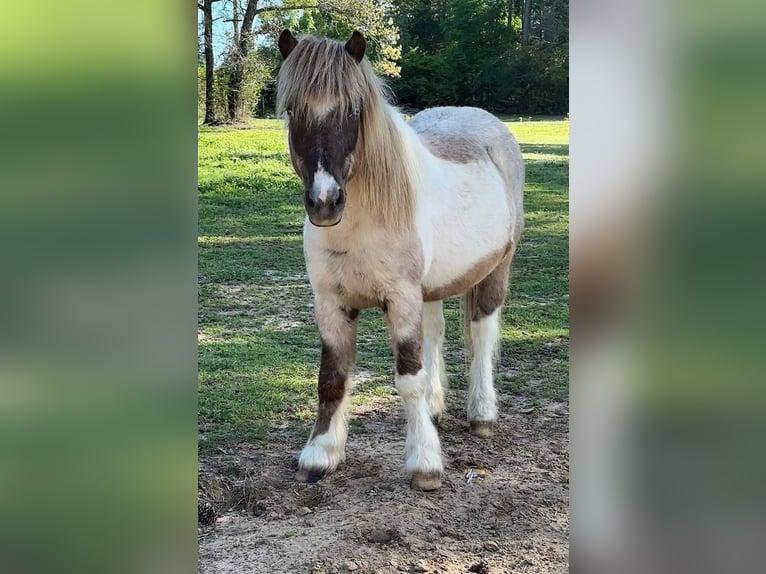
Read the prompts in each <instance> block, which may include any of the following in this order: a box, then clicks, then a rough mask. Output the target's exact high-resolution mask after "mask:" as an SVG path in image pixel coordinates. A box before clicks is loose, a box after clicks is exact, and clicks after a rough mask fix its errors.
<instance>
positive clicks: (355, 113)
mask: <svg viewBox="0 0 766 574" xmlns="http://www.w3.org/2000/svg"><path fill="white" fill-rule="evenodd" d="M361 113H362V112H361V110H360V109H359V108H354V111H353V112H351V113H350V114H349V115H348V117H350V118H358V117H359V114H361Z"/></svg>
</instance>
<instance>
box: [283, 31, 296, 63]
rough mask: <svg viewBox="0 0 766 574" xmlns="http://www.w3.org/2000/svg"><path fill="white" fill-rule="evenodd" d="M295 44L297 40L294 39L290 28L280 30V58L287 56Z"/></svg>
mask: <svg viewBox="0 0 766 574" xmlns="http://www.w3.org/2000/svg"><path fill="white" fill-rule="evenodd" d="M297 45H298V40H296V39H295V36H293V33H292V32H290V30H286V29H285V30H282V33H281V34H280V35H279V52H280V53H281V54H282V58H287V56H289V55H290V52H292V51H293V48H295V46H297Z"/></svg>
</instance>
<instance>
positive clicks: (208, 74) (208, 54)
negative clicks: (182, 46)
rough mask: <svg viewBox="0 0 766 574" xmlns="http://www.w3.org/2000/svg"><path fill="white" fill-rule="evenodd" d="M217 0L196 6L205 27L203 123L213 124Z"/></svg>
mask: <svg viewBox="0 0 766 574" xmlns="http://www.w3.org/2000/svg"><path fill="white" fill-rule="evenodd" d="M218 1H219V0H202V1H201V2H199V3H197V7H198V8H199V9H200V10H202V16H203V26H204V29H205V32H204V35H205V40H204V43H205V119H204V121H203V123H205V124H208V125H210V124H214V123H216V118H215V95H214V92H215V56H214V55H213V3H214V2H218Z"/></svg>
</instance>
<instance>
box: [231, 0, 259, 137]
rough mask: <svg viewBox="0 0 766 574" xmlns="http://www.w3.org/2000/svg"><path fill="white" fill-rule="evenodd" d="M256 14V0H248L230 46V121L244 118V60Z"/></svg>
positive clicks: (251, 36)
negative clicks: (235, 38) (236, 40)
mask: <svg viewBox="0 0 766 574" xmlns="http://www.w3.org/2000/svg"><path fill="white" fill-rule="evenodd" d="M257 14H258V0H248V2H247V7H246V8H245V15H244V16H243V17H242V26H240V29H239V41H238V42H235V43H234V46H233V48H232V53H231V58H230V65H231V72H229V90H228V94H227V104H228V112H229V121H230V122H235V123H238V122H242V121H243V120H244V119H245V110H244V105H243V102H242V88H243V87H244V84H245V60H246V59H247V55H248V53H249V52H250V44H251V42H252V38H253V22H254V21H255V17H256V15H257Z"/></svg>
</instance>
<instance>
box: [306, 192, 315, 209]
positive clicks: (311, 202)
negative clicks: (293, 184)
mask: <svg viewBox="0 0 766 574" xmlns="http://www.w3.org/2000/svg"><path fill="white" fill-rule="evenodd" d="M316 206H317V203H316V201H314V200H313V199H311V196H310V195H309V194H306V207H310V208H312V209H313V208H315V207H316Z"/></svg>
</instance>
